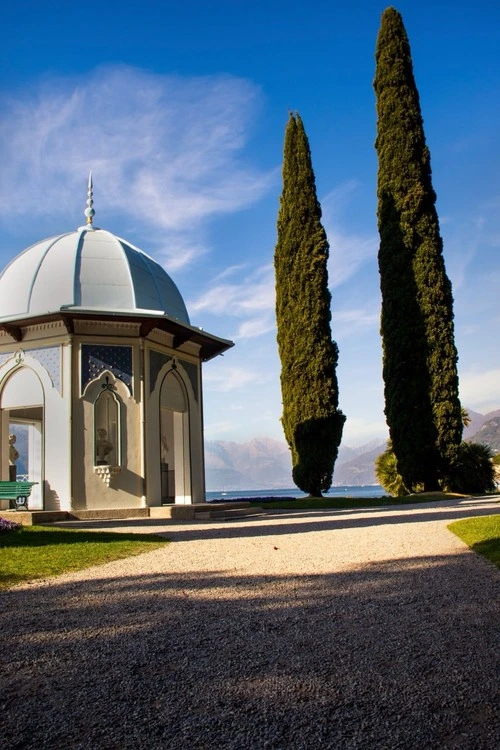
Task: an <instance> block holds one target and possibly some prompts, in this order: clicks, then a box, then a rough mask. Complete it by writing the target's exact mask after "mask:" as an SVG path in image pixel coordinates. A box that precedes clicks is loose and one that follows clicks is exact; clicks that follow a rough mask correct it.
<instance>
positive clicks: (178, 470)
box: [160, 370, 191, 505]
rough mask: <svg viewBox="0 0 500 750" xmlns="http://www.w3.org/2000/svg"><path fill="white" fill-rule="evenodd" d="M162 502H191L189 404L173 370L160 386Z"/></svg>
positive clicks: (179, 380)
mask: <svg viewBox="0 0 500 750" xmlns="http://www.w3.org/2000/svg"><path fill="white" fill-rule="evenodd" d="M160 469H161V502H162V504H163V505H164V504H167V503H189V502H191V456H190V448H189V404H188V399H187V394H186V389H185V387H184V384H183V383H182V380H181V378H180V377H179V376H178V375H177V373H176V372H175V371H174V370H171V371H170V372H169V373H167V375H166V376H165V377H164V379H163V382H162V385H161V390H160Z"/></svg>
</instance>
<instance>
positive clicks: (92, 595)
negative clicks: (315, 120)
mask: <svg viewBox="0 0 500 750" xmlns="http://www.w3.org/2000/svg"><path fill="white" fill-rule="evenodd" d="M499 510H500V507H499V505H498V503H497V504H495V502H494V501H493V500H492V499H482V500H481V499H479V500H472V501H471V500H469V501H461V502H456V501H452V502H445V503H443V502H440V503H436V504H431V503H429V504H425V505H415V506H411V507H408V506H406V507H404V508H395V507H392V508H391V507H389V508H379V509H376V510H371V511H366V510H352V511H303V512H294V513H289V512H271V511H269V512H268V514H266V515H265V516H262V517H255V516H254V517H250V518H247V519H241V520H239V521H230V522H227V521H226V522H224V521H220V522H219V521H217V522H206V523H200V522H198V523H190V524H174V525H168V526H167V525H165V523H164V522H163V521H156V520H155V521H137V522H130V521H128V522H108V523H106V524H104V523H101V524H99V526H100V527H101V528H114V529H116V530H128V531H130V530H131V529H133V530H134V531H137V532H138V533H141V532H142V533H144V532H148V533H149V532H151V531H155V532H162V533H165V535H166V536H168V537H169V538H170V539H171V540H172V544H170V545H168V546H166V547H165V548H162V549H160V550H156V551H153V552H149V553H146V554H144V555H141V556H139V557H133V558H128V559H126V560H121V561H117V562H113V563H109V564H107V565H103V566H100V567H95V568H91V569H87V570H84V571H81V572H79V573H72V574H66V575H62V576H60V577H58V578H54V579H51V580H48V581H43V582H39V583H34V584H28V585H24V586H22V587H18V588H15V589H11V590H9V591H4V592H2V593H0V625H1V639H2V640H1V643H2V655H1V661H0V672H1V678H0V679H1V684H0V704H1V708H0V747H2V748H9V749H11V748H19V749H21V748H22V749H23V750H24V748H51V749H58V748H61V749H62V748H64V749H65V750H66V748H82V749H83V748H85V749H87V748H88V749H91V748H92V749H93V748H99V749H100V748H106V749H108V748H109V750H122V749H128V748H145V749H146V748H147V749H150V748H151V749H155V748H180V749H182V750H192V749H193V748H215V749H217V750H219V749H223V748H228V749H229V748H231V749H232V750H233V749H234V750H243V749H245V748H252V749H253V748H255V749H256V750H260V749H261V748H262V749H263V748H272V750H288V748H291V749H292V750H295V749H299V748H307V749H311V750H313V749H314V750H316V749H317V748H335V749H338V750H344V749H350V748H367V749H370V750H371V748H388V749H391V750H392V749H393V748H404V749H405V750H408V749H413V748H415V750H423V749H424V748H439V749H440V750H441V748H454V749H456V750H468V749H471V750H472V749H473V748H474V749H478V750H483V749H484V750H486V749H488V750H489V749H490V748H491V749H492V748H494V747H500V714H499V697H500V696H499V691H498V684H499V674H500V659H499V656H500V638H499V623H500V617H499V615H500V606H499V597H498V593H499V578H500V576H499V571H498V569H496V568H495V567H494V566H493V565H492V564H490V563H488V562H487V561H485V560H484V559H482V558H481V557H479V556H477V555H476V554H474V553H473V552H471V551H469V550H468V549H467V548H466V547H465V545H464V544H463V543H462V542H461V541H460V540H459V539H457V538H456V537H455V536H454V535H452V534H451V533H450V532H449V531H448V530H447V529H446V524H447V523H450V522H451V521H452V520H455V519H457V518H464V517H468V516H472V515H482V514H491V513H495V512H499ZM95 526H96V525H95V524H94V525H93V527H94V528H95Z"/></svg>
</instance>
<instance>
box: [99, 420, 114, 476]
mask: <svg viewBox="0 0 500 750" xmlns="http://www.w3.org/2000/svg"><path fill="white" fill-rule="evenodd" d="M107 434H108V433H107V431H106V430H105V429H104V428H103V427H101V428H99V429H97V430H96V435H97V439H96V441H95V455H96V466H107V465H108V463H109V461H108V459H107V456H108V454H109V453H111V451H112V450H113V448H114V445H113V443H111V442H110V441H109V440H108V438H107Z"/></svg>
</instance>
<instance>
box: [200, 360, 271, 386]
mask: <svg viewBox="0 0 500 750" xmlns="http://www.w3.org/2000/svg"><path fill="white" fill-rule="evenodd" d="M263 380H264V378H263V375H262V374H261V373H258V372H254V371H252V370H250V369H247V368H243V367H228V366H227V365H226V366H225V367H224V368H222V369H220V368H215V367H212V368H211V369H209V370H206V372H205V374H204V376H203V384H204V386H205V388H206V390H207V391H216V392H224V393H225V392H227V391H234V390H237V389H239V388H245V387H246V386H248V385H251V384H253V385H256V384H258V383H261V382H263Z"/></svg>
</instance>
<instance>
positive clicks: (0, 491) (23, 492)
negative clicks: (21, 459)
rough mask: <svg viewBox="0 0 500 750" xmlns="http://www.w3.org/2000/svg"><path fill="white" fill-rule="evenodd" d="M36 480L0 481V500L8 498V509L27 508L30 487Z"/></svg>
mask: <svg viewBox="0 0 500 750" xmlns="http://www.w3.org/2000/svg"><path fill="white" fill-rule="evenodd" d="M34 484H38V482H0V500H2V499H3V500H10V504H9V509H10V510H28V498H29V496H30V495H31V488H32V487H33V485H34Z"/></svg>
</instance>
